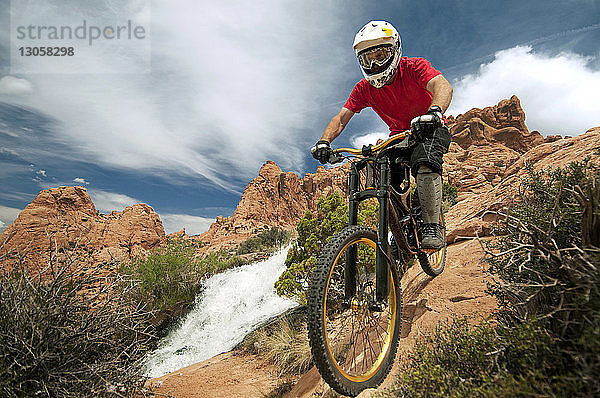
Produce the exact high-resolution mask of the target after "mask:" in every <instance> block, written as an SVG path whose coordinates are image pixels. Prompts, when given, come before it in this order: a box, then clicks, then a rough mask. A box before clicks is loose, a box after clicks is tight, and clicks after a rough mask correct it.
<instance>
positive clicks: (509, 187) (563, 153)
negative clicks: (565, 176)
mask: <svg viewBox="0 0 600 398" xmlns="http://www.w3.org/2000/svg"><path fill="white" fill-rule="evenodd" d="M587 157H590V161H591V162H592V163H595V164H600V127H596V128H593V129H590V130H588V131H587V132H586V133H585V134H581V135H579V136H577V137H573V138H563V139H559V140H555V141H550V142H546V143H542V144H541V145H538V146H536V147H534V148H532V149H530V150H529V151H527V152H526V153H524V154H523V155H521V156H519V157H518V159H517V160H516V161H513V162H512V164H510V167H507V168H506V170H505V171H504V172H503V173H501V174H499V176H500V181H499V183H498V184H493V185H492V186H491V188H490V189H488V190H481V191H478V192H475V191H472V192H466V193H465V192H463V193H462V195H459V198H461V201H460V202H459V203H458V204H456V205H455V206H453V207H452V208H451V209H450V210H449V211H448V213H447V214H446V224H447V230H448V241H449V242H450V243H452V242H454V241H455V240H456V239H458V238H461V237H473V236H484V235H487V234H488V233H489V230H490V222H491V221H493V220H494V218H495V217H494V216H493V215H492V214H490V212H494V211H498V210H502V209H504V208H505V207H506V206H509V205H510V204H511V203H513V201H514V199H515V197H516V196H517V193H518V188H519V185H520V183H521V180H522V178H524V176H525V174H526V173H527V172H526V170H525V165H526V164H530V165H532V166H533V168H534V170H542V169H548V168H558V167H564V166H566V165H567V164H569V163H571V162H575V161H582V160H583V159H585V158H587ZM459 189H460V188H459Z"/></svg>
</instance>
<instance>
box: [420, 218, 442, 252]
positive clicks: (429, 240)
mask: <svg viewBox="0 0 600 398" xmlns="http://www.w3.org/2000/svg"><path fill="white" fill-rule="evenodd" d="M445 245H446V241H445V240H444V232H443V230H442V227H441V225H439V224H425V225H423V239H422V240H421V249H430V250H431V249H433V250H439V249H441V248H443V247H444V246H445Z"/></svg>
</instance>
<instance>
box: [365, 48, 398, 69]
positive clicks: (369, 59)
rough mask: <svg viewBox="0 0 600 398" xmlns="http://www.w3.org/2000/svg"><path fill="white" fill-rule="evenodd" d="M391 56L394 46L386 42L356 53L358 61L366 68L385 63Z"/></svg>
mask: <svg viewBox="0 0 600 398" xmlns="http://www.w3.org/2000/svg"><path fill="white" fill-rule="evenodd" d="M393 56H394V48H393V47H392V46H391V45H388V44H385V45H383V46H378V47H374V48H371V49H368V50H365V51H363V52H361V53H359V54H358V55H357V57H358V63H359V64H360V66H361V67H362V68H363V69H367V70H369V69H373V68H376V67H380V66H383V65H385V64H386V63H387V62H388V61H389V60H390V59H391V58H392V57H393Z"/></svg>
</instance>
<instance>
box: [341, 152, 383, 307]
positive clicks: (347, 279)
mask: <svg viewBox="0 0 600 398" xmlns="http://www.w3.org/2000/svg"><path fill="white" fill-rule="evenodd" d="M377 166H378V167H379V172H380V173H379V186H378V187H375V188H376V191H375V192H373V190H369V191H364V192H359V191H358V190H359V169H358V168H357V167H356V166H355V164H354V163H353V164H352V166H351V168H350V178H349V184H348V185H349V191H350V192H349V201H348V202H349V203H348V207H349V214H348V224H349V225H357V224H358V205H359V203H360V202H361V201H362V200H364V199H367V198H369V197H377V201H378V202H379V227H378V231H377V250H376V252H375V287H376V290H375V301H376V302H375V303H373V305H372V306H371V307H372V308H371V309H372V310H381V309H380V308H381V305H380V303H383V302H384V301H385V299H386V297H387V294H388V283H389V281H388V275H389V272H388V261H390V259H389V257H388V255H387V253H388V252H389V250H388V246H389V244H388V240H387V239H388V223H387V220H388V206H387V204H388V200H389V173H390V165H389V163H388V160H387V159H386V158H383V159H379V160H378V164H377ZM364 167H370V166H369V165H368V164H367V163H365V165H364ZM356 255H357V248H356V246H352V247H351V248H349V250H347V251H346V262H345V269H344V299H345V301H346V302H349V301H350V300H351V299H352V297H354V295H355V294H356V273H357V269H356V267H357V265H356ZM390 265H392V264H390Z"/></svg>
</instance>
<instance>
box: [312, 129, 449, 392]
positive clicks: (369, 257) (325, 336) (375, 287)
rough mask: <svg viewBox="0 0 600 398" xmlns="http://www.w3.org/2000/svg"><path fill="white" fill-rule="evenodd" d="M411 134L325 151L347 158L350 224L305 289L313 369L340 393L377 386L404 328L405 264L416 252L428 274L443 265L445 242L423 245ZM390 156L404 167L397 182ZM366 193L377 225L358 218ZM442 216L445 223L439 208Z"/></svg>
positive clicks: (321, 258)
mask: <svg viewBox="0 0 600 398" xmlns="http://www.w3.org/2000/svg"><path fill="white" fill-rule="evenodd" d="M413 141H414V140H411V135H410V132H409V131H407V132H404V133H400V134H397V135H394V136H393V137H392V138H390V139H388V140H387V141H385V142H383V143H381V144H378V145H375V146H373V145H369V146H364V147H363V148H362V149H357V148H339V149H336V150H334V151H333V154H332V156H331V157H330V159H329V163H338V162H341V161H342V160H344V159H350V175H349V181H348V184H349V198H348V203H349V215H348V226H347V227H346V228H344V229H343V230H342V231H340V232H339V233H338V234H336V235H334V236H333V237H332V238H331V239H330V240H329V242H328V243H327V245H326V246H325V247H324V248H323V250H322V252H321V254H320V255H319V257H318V259H317V264H316V267H315V269H314V270H313V273H312V277H311V281H310V285H309V290H308V333H309V339H310V346H311V351H312V355H313V360H314V363H315V365H316V367H317V369H318V370H319V372H320V373H321V376H322V377H323V379H324V380H325V381H326V382H327V383H328V384H329V385H330V386H331V387H332V388H333V389H334V390H335V391H337V392H338V393H340V394H343V395H349V396H356V395H358V394H359V393H360V392H361V391H362V390H364V389H366V388H373V387H376V386H378V385H379V384H380V383H381V382H382V381H383V380H384V379H385V377H386V376H387V375H388V373H389V371H390V370H391V368H392V365H393V361H394V358H395V356H396V351H397V346H398V339H399V334H400V328H401V313H402V288H401V286H400V278H401V277H402V275H401V274H402V273H403V272H404V269H405V268H406V266H407V264H408V263H409V262H410V261H412V260H413V259H414V258H415V257H416V258H417V259H418V261H419V263H420V264H421V267H422V268H423V270H424V271H425V272H426V273H427V274H429V275H431V276H436V275H439V274H440V273H441V272H442V271H443V269H444V264H445V261H446V247H443V248H442V249H440V250H435V251H425V250H422V249H421V248H420V240H421V235H420V229H421V226H422V224H423V221H422V218H421V208H420V205H419V203H418V199H417V198H416V197H415V196H416V192H415V190H414V189H412V185H411V179H410V162H409V160H410V153H411V149H412V146H413V145H414V142H413ZM345 153H346V154H348V155H344V154H345ZM392 161H393V162H396V164H397V166H398V167H397V168H396V170H401V172H402V173H403V174H401V178H400V180H401V183H400V184H395V186H391V184H390V167H391V166H390V165H391V162H392ZM370 198H376V199H377V202H378V204H379V210H378V220H379V221H378V227H377V229H378V230H377V231H374V230H373V229H371V228H368V227H365V226H362V225H358V211H359V203H360V202H362V201H364V200H367V199H370ZM440 213H441V212H440ZM440 223H441V225H442V226H444V220H443V215H440ZM388 230H390V231H391V234H392V236H393V241H394V242H395V246H397V248H398V250H397V252H398V253H397V254H396V253H392V250H391V248H390V243H389V242H388ZM444 238H445V228H444Z"/></svg>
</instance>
